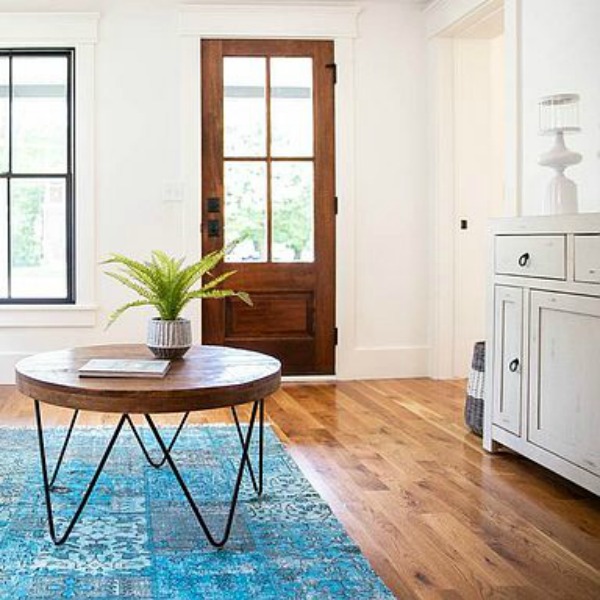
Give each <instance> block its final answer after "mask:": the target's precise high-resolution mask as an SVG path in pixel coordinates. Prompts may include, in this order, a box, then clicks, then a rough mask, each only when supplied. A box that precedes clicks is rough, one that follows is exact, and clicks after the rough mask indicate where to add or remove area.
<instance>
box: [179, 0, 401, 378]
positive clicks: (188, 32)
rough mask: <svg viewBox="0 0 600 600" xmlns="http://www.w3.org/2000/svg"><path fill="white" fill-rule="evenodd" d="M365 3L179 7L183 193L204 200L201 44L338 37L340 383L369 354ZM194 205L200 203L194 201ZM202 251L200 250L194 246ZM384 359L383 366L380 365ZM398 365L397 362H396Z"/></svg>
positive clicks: (193, 231)
mask: <svg viewBox="0 0 600 600" xmlns="http://www.w3.org/2000/svg"><path fill="white" fill-rule="evenodd" d="M360 12H361V6H360V5H359V4H357V3H356V2H339V3H338V2H336V3H331V2H324V3H322V4H321V3H316V2H315V3H314V4H310V5H306V4H304V5H301V4H298V5H294V4H284V5H282V4H279V5H277V4H273V3H267V2H262V3H261V2H257V1H255V2H249V3H243V4H242V3H240V4H216V3H213V4H196V5H186V6H182V7H181V8H180V10H179V25H178V31H179V34H180V36H181V38H182V46H181V49H182V64H183V70H184V73H185V76H184V77H183V78H182V85H183V86H184V88H183V90H182V94H181V97H182V107H181V111H180V115H181V130H182V132H183V142H182V143H183V152H182V156H184V157H186V158H185V162H184V164H183V165H182V169H183V174H184V178H185V182H186V188H187V189H189V190H190V191H191V195H192V197H194V198H199V197H200V193H201V192H200V190H199V189H198V183H197V182H198V181H200V180H201V178H200V173H201V168H202V167H201V153H200V136H199V132H200V131H201V123H200V111H199V110H198V107H199V106H200V87H201V79H200V41H201V40H202V39H210V38H217V39H218V38H230V39H243V38H246V39H252V38H255V39H268V38H275V39H286V38H291V39H329V40H333V42H334V48H335V61H336V64H337V67H338V68H337V70H338V75H339V78H338V84H337V87H336V95H335V129H336V132H335V137H336V140H335V152H336V161H335V162H336V192H337V195H338V196H339V197H340V199H341V202H340V211H339V214H338V216H337V227H336V257H337V258H336V260H337V265H336V323H337V326H338V329H339V332H340V338H339V344H338V346H337V352H336V369H335V372H336V376H335V377H336V378H337V379H351V378H353V377H354V375H355V374H356V373H357V372H360V370H361V364H362V363H363V362H364V357H363V356H362V353H361V352H360V351H359V349H358V348H357V347H356V274H355V263H356V258H355V249H356V240H355V228H356V218H355V172H356V169H355V152H354V145H355V138H354V122H355V114H354V106H355V90H354V40H355V39H356V38H357V37H358V17H359V14H360ZM196 204H197V205H199V204H200V203H199V202H197V203H196ZM194 216H195V219H190V223H189V227H190V229H189V235H187V236H186V237H187V238H188V239H194V240H196V239H198V235H197V232H198V222H199V220H200V215H199V214H194ZM193 251H196V252H198V251H199V249H198V248H193V249H190V253H192V252H193ZM380 362H381V361H380ZM396 364H397V361H396Z"/></svg>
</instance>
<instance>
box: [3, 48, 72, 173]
mask: <svg viewBox="0 0 600 600" xmlns="http://www.w3.org/2000/svg"><path fill="white" fill-rule="evenodd" d="M67 80H68V62H67V58H66V57H64V56H15V57H13V134H12V157H13V164H12V170H13V172H14V173H66V171H67V143H68V137H67V136H68V128H67V123H68V118H67V99H68V97H67Z"/></svg>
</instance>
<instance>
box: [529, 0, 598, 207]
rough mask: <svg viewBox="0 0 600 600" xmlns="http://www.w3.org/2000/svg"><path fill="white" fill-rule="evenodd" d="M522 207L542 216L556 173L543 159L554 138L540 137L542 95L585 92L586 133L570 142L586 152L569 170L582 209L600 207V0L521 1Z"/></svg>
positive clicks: (583, 123)
mask: <svg viewBox="0 0 600 600" xmlns="http://www.w3.org/2000/svg"><path fill="white" fill-rule="evenodd" d="M520 4H521V35H520V44H521V82H522V93H521V102H522V128H521V136H522V207H523V213H524V214H541V212H542V206H543V198H544V193H545V188H546V185H547V183H548V181H549V180H550V178H551V177H552V173H553V171H552V170H551V169H548V168H546V167H540V166H539V165H538V164H537V159H538V157H539V155H540V154H541V153H542V152H545V151H547V150H549V149H550V147H551V145H552V140H551V139H550V138H547V137H545V136H539V135H537V129H538V107H537V102H538V100H539V98H540V97H541V96H545V95H548V94H556V93H561V92H575V93H578V94H579V95H580V96H581V104H580V118H581V128H582V132H581V133H580V134H576V135H572V136H568V138H567V145H568V146H569V147H571V148H572V149H573V150H576V151H577V152H580V153H581V154H582V155H583V161H582V162H581V164H579V165H577V166H575V167H572V168H570V169H568V170H567V175H568V176H569V177H571V178H572V179H573V180H574V181H575V182H576V183H577V185H578V189H579V207H580V211H581V212H595V211H600V75H599V73H600V1H599V0H521V3H520Z"/></svg>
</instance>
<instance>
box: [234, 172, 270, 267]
mask: <svg viewBox="0 0 600 600" xmlns="http://www.w3.org/2000/svg"><path fill="white" fill-rule="evenodd" d="M236 240H240V243H239V244H237V246H236V247H235V248H234V249H233V251H232V252H231V253H230V254H229V255H228V256H227V261H228V262H264V261H266V259H267V167H266V164H265V163H263V162H228V163H225V244H231V242H233V241H236Z"/></svg>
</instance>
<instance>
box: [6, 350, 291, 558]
mask: <svg viewBox="0 0 600 600" xmlns="http://www.w3.org/2000/svg"><path fill="white" fill-rule="evenodd" d="M93 358H105V359H143V360H150V359H152V358H153V357H152V354H151V352H150V351H149V350H148V348H146V346H142V345H125V344H114V345H110V346H88V347H84V348H72V349H69V350H61V351H58V352H47V353H43V354H36V355H34V356H30V357H28V358H25V359H23V360H21V361H20V362H19V363H18V364H17V366H16V369H15V371H16V378H17V388H18V389H19V391H20V392H21V393H23V394H25V395H26V396H29V397H31V398H32V399H33V401H34V407H35V416H36V425H37V432H38V441H39V446H40V458H41V467H42V477H43V483H44V495H45V499H46V508H47V513H48V528H49V531H50V537H51V538H52V541H53V542H54V543H55V544H56V545H61V544H64V543H65V542H66V541H67V539H68V537H69V535H70V534H71V531H72V530H73V527H74V526H75V524H76V523H77V520H78V519H79V517H80V515H81V512H82V511H83V509H84V508H85V505H86V504H87V501H88V500H89V497H90V495H91V493H92V491H93V489H94V486H95V485H96V482H97V480H98V478H99V477H100V474H101V473H102V470H103V469H104V465H105V464H106V461H107V460H108V457H109V456H110V454H111V452H112V449H113V447H114V445H115V442H116V441H117V439H118V437H119V434H120V433H121V430H122V429H123V426H124V425H125V424H128V425H129V427H131V429H132V431H133V433H134V436H135V438H136V440H137V441H138V443H139V445H140V448H141V449H142V452H143V454H144V456H145V458H146V460H147V461H148V463H149V464H150V465H151V466H152V467H154V468H157V469H159V468H161V467H162V466H163V465H164V464H165V463H166V464H168V465H169V467H170V468H171V470H172V471H173V474H174V475H175V478H176V479H177V481H178V483H179V485H180V486H181V489H182V491H183V493H184V495H185V497H186V499H187V501H188V503H189V505H190V507H191V509H192V511H193V513H194V515H195V517H196V519H197V521H198V524H199V525H200V527H201V528H202V530H203V532H204V534H205V535H206V538H207V539H208V541H209V542H210V543H211V544H212V545H213V546H216V547H221V546H223V545H225V543H226V542H227V540H228V539H229V535H230V533H231V526H232V523H233V517H234V514H235V509H236V506H237V500H238V495H239V491H240V486H241V483H242V478H243V474H244V468H246V469H247V471H248V473H249V475H250V477H251V480H252V485H253V487H254V489H255V491H256V492H257V494H258V495H261V494H262V488H263V442H264V433H263V431H264V400H265V398H266V397H267V396H268V395H269V394H272V393H273V392H275V391H276V390H277V389H278V388H279V385H280V381H281V364H280V363H279V361H278V360H276V359H275V358H272V357H270V356H267V355H265V354H260V353H258V352H250V351H248V350H239V349H236V348H225V347H221V346H194V347H193V348H192V349H190V350H189V352H188V353H187V354H186V355H185V357H184V358H183V359H178V360H174V361H172V364H171V368H170V370H169V371H168V373H167V374H166V376H165V377H164V378H160V379H154V378H143V379H142V378H106V377H94V378H88V377H85V378H83V377H80V376H79V374H78V370H79V368H80V367H82V366H83V365H84V364H85V363H86V362H87V361H88V360H90V359H93ZM41 403H45V404H54V405H56V406H61V407H65V408H71V409H73V410H74V413H73V417H72V419H71V423H70V425H69V428H68V430H67V434H66V436H65V439H64V442H63V445H62V448H61V451H60V453H59V456H58V460H57V463H56V466H55V467H54V470H53V472H52V475H49V474H48V465H47V461H46V451H45V446H44V431H43V424H42V415H41V407H40V404H41ZM247 403H251V404H252V408H251V415H250V420H249V423H248V428H247V432H246V434H245V435H244V432H243V429H242V427H241V425H240V421H239V418H238V415H237V411H236V407H237V406H239V405H241V404H247ZM223 407H229V408H230V410H231V412H232V415H233V419H234V422H235V425H236V429H237V434H238V437H239V440H240V444H241V448H242V456H241V459H240V464H239V467H238V470H237V476H236V480H235V485H234V489H233V495H232V499H231V503H230V506H229V512H228V517H227V521H226V523H225V528H224V532H223V535H222V536H221V537H220V538H216V537H215V536H214V535H213V534H212V532H211V531H210V530H209V528H208V526H207V524H206V521H205V520H204V518H203V516H202V514H201V511H200V509H199V507H198V504H197V503H196V501H195V500H194V498H193V497H192V495H191V493H190V491H189V489H188V487H187V485H186V484H185V481H184V480H183V478H182V476H181V473H180V472H179V469H178V468H177V465H176V464H175V462H174V459H173V456H172V449H173V447H174V445H175V442H176V441H177V438H178V437H179V434H180V432H181V430H182V429H183V426H184V425H185V423H186V421H187V418H188V416H189V413H190V412H192V411H199V410H208V409H212V408H223ZM80 410H84V411H87V410H89V411H97V412H109V413H118V414H120V415H121V417H120V419H119V421H118V423H117V426H116V428H115V430H114V433H113V434H112V437H111V438H110V441H109V442H108V445H107V447H106V450H105V451H104V454H103V455H102V458H101V459H100V462H99V463H98V467H97V468H96V471H95V473H94V475H93V477H92V479H91V480H90V482H89V484H88V486H87V488H86V491H85V493H84V495H83V497H82V500H81V502H80V504H79V506H78V507H77V510H76V511H75V513H74V515H73V517H72V519H71V521H70V522H69V524H68V525H67V527H66V529H65V531H64V533H63V534H62V535H58V534H57V532H56V528H55V525H54V513H53V510H52V491H53V489H54V488H55V482H56V479H57V477H58V474H59V470H60V467H61V464H62V462H63V458H64V455H65V452H66V450H67V446H68V444H69V440H70V438H71V434H72V432H73V428H74V426H75V422H76V420H77V416H78V414H79V411H80ZM174 412H182V413H184V415H183V417H182V419H181V422H180V424H179V426H178V427H177V429H176V431H175V434H174V435H173V437H172V438H171V441H170V442H169V443H168V444H167V443H165V441H164V439H163V437H162V436H161V434H160V433H159V431H158V428H157V427H156V424H155V423H154V420H153V419H152V417H151V414H156V413H174ZM132 414H140V415H144V418H145V420H146V422H147V423H148V426H149V427H150V430H151V431H152V434H153V436H154V438H155V439H156V441H157V443H158V445H159V447H160V450H161V453H162V455H161V456H162V457H161V459H160V460H158V461H156V460H153V459H152V458H151V457H150V454H149V452H148V450H147V449H146V447H145V445H144V443H143V441H142V438H141V436H140V434H139V432H138V431H137V428H136V427H135V425H134V423H133V421H132V419H131V416H130V415H132ZM257 417H258V422H259V444H258V474H255V472H254V469H253V466H252V462H251V460H250V455H249V448H250V442H251V440H252V432H253V430H254V425H255V422H256V420H257Z"/></svg>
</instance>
